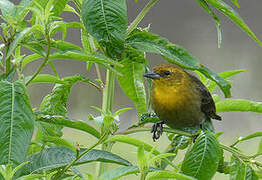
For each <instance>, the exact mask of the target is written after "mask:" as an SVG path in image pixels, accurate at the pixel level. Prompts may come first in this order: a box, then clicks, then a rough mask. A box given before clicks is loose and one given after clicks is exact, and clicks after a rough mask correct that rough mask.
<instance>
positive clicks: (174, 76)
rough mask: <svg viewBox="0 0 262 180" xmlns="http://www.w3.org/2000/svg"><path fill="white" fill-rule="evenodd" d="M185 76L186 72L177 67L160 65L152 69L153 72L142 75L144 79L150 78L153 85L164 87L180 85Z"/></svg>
mask: <svg viewBox="0 0 262 180" xmlns="http://www.w3.org/2000/svg"><path fill="white" fill-rule="evenodd" d="M186 75H187V74H186V72H185V71H184V70H183V69H182V68H180V67H179V66H177V65H174V64H160V65H157V66H155V67H153V72H151V73H147V74H144V77H147V78H151V79H152V80H153V84H154V85H161V86H163V87H166V86H173V85H179V84H181V83H182V81H183V79H184V77H185V76H186Z"/></svg>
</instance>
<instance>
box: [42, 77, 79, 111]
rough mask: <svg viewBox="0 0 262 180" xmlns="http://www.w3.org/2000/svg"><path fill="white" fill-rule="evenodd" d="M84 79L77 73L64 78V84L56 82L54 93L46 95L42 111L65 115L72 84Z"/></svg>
mask: <svg viewBox="0 0 262 180" xmlns="http://www.w3.org/2000/svg"><path fill="white" fill-rule="evenodd" d="M81 80H83V77H82V76H80V75H75V76H71V77H67V78H64V79H63V82H64V83H63V84H56V85H55V87H54V89H53V91H52V93H51V94H48V95H47V96H46V97H44V99H43V101H42V103H41V105H40V111H43V112H46V113H48V114H50V115H61V116H65V114H66V112H67V110H66V103H67V99H68V96H69V94H70V91H71V88H72V86H73V85H74V84H75V83H76V82H78V81H81Z"/></svg>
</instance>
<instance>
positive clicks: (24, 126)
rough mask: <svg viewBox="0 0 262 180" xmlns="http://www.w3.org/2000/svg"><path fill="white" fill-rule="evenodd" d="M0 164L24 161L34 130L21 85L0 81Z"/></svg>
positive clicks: (27, 98) (31, 115) (32, 118)
mask: <svg viewBox="0 0 262 180" xmlns="http://www.w3.org/2000/svg"><path fill="white" fill-rule="evenodd" d="M0 109H1V110H0V119H1V123H0V144H2V146H0V163H1V164H9V163H13V164H14V165H15V166H16V165H18V164H20V163H21V162H23V161H24V160H25V157H26V154H27V150H28V147H29V144H30V141H31V138H32V135H33V130H34V115H33V112H32V109H31V106H30V103H29V97H28V94H27V91H26V88H25V86H24V84H23V83H21V82H20V81H16V82H14V83H10V82H7V81H0Z"/></svg>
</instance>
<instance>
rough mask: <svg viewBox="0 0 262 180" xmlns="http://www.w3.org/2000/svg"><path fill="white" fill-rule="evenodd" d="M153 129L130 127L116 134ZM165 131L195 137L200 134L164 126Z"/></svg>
mask: <svg viewBox="0 0 262 180" xmlns="http://www.w3.org/2000/svg"><path fill="white" fill-rule="evenodd" d="M151 129H152V128H151V127H137V128H132V129H128V130H126V131H122V132H117V133H115V135H117V134H123V135H127V134H133V133H137V132H144V131H151ZM163 132H169V133H174V134H179V135H183V136H188V137H194V136H196V135H197V134H198V133H196V134H191V133H188V132H185V131H181V130H178V129H171V128H163Z"/></svg>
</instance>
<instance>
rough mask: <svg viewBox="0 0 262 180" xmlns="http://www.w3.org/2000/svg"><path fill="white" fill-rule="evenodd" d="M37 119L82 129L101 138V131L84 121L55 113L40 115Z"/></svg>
mask: <svg viewBox="0 0 262 180" xmlns="http://www.w3.org/2000/svg"><path fill="white" fill-rule="evenodd" d="M36 120H37V121H41V122H45V123H49V124H55V125H60V126H65V127H68V128H73V129H77V130H80V131H84V132H87V133H89V134H91V135H93V136H94V137H96V138H100V133H99V132H98V131H97V130H96V129H95V128H93V127H92V126H90V125H88V124H87V123H86V122H84V121H74V120H71V119H68V118H65V117H63V116H57V115H53V116H52V115H38V116H37V118H36Z"/></svg>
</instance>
